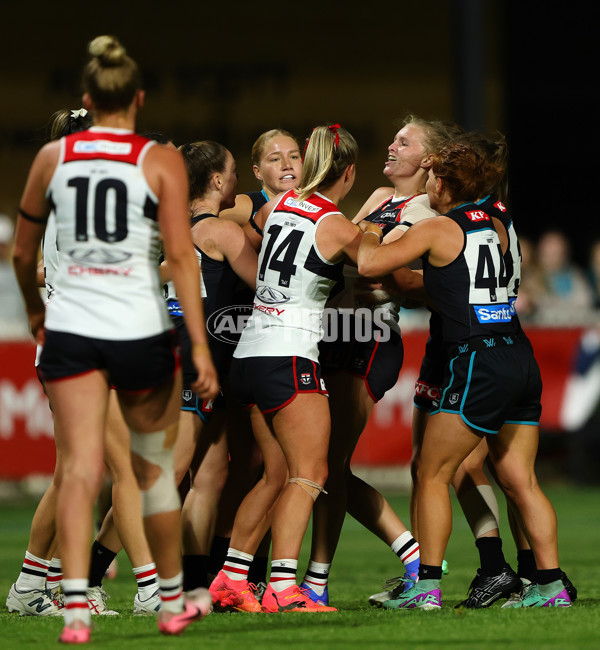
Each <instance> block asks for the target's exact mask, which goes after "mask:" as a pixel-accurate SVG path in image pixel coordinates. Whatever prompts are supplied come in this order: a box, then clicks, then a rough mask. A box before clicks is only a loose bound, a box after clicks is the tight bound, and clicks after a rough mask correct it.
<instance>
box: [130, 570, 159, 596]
mask: <svg viewBox="0 0 600 650" xmlns="http://www.w3.org/2000/svg"><path fill="white" fill-rule="evenodd" d="M133 575H134V576H135V579H136V581H137V587H138V594H139V595H140V599H141V600H148V598H150V597H151V596H153V595H154V594H155V592H156V590H157V589H158V573H157V572H156V564H154V562H151V563H150V564H144V566H138V567H135V568H134V569H133Z"/></svg>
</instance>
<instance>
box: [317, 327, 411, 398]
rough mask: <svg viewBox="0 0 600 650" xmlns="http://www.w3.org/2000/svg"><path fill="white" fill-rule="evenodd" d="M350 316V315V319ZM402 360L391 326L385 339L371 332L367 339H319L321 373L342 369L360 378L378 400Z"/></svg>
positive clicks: (390, 384) (393, 379) (392, 382)
mask: <svg viewBox="0 0 600 650" xmlns="http://www.w3.org/2000/svg"><path fill="white" fill-rule="evenodd" d="M353 320H354V319H352V321H353ZM403 361H404V346H403V344H402V337H401V336H400V335H399V334H398V333H397V332H394V331H392V330H390V331H389V338H388V340H386V341H381V340H380V335H379V333H377V332H376V333H375V334H374V336H373V337H372V338H370V339H369V340H368V341H364V342H361V341H357V340H356V339H355V338H354V340H350V341H344V340H340V339H338V340H337V341H322V342H321V343H320V344H319V362H320V363H321V367H322V368H323V374H324V375H325V376H326V377H327V375H328V374H329V373H333V372H339V371H344V372H348V373H350V374H351V375H354V376H355V377H360V378H361V379H363V380H364V382H365V386H366V388H367V391H368V393H369V395H370V396H371V398H372V400H373V401H374V402H378V401H379V400H380V399H381V398H382V397H383V396H384V395H385V394H386V392H387V391H388V390H390V389H391V388H393V387H394V386H395V384H396V382H397V381H398V375H399V374H400V370H401V368H402V362H403Z"/></svg>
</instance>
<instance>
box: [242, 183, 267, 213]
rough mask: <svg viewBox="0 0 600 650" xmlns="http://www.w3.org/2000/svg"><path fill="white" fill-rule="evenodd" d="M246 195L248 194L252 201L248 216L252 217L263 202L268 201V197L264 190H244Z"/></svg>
mask: <svg viewBox="0 0 600 650" xmlns="http://www.w3.org/2000/svg"><path fill="white" fill-rule="evenodd" d="M246 196H249V197H250V200H251V201H252V215H251V216H250V218H252V217H253V216H254V215H255V214H256V213H257V212H258V211H259V210H260V209H261V208H262V207H263V205H264V204H265V203H268V202H269V197H268V196H267V193H266V192H265V191H264V190H260V191H258V192H246Z"/></svg>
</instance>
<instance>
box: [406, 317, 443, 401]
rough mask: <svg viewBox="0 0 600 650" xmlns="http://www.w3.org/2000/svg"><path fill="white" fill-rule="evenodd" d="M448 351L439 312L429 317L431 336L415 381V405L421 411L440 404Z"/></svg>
mask: <svg viewBox="0 0 600 650" xmlns="http://www.w3.org/2000/svg"><path fill="white" fill-rule="evenodd" d="M447 359H448V352H447V350H446V347H445V346H444V339H443V337H442V321H441V317H440V315H439V314H438V313H437V312H431V316H430V318H429V338H428V339H427V343H426V344H425V355H424V356H423V361H422V362H421V370H420V371H419V378H418V379H417V381H416V382H415V397H414V405H415V406H416V407H417V408H418V409H420V410H421V411H428V412H429V413H431V412H432V411H435V410H436V409H437V407H438V405H439V399H440V396H441V394H442V383H443V382H444V375H445V370H446V363H447Z"/></svg>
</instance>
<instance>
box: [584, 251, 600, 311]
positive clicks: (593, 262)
mask: <svg viewBox="0 0 600 650" xmlns="http://www.w3.org/2000/svg"><path fill="white" fill-rule="evenodd" d="M587 277H588V280H589V282H590V286H591V287H592V293H593V301H594V308H595V309H600V239H598V240H596V241H595V242H593V243H592V245H591V247H590V257H589V262H588V268H587Z"/></svg>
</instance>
